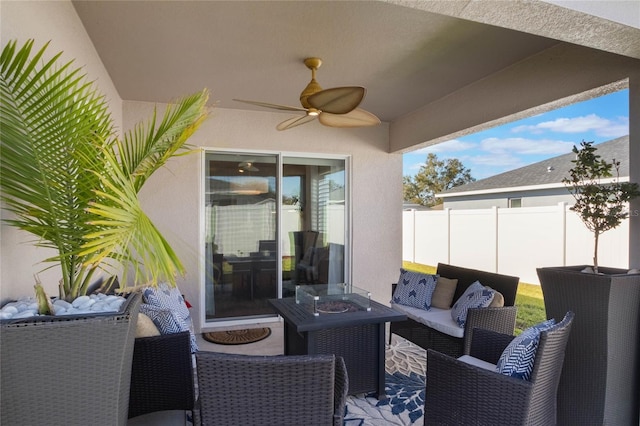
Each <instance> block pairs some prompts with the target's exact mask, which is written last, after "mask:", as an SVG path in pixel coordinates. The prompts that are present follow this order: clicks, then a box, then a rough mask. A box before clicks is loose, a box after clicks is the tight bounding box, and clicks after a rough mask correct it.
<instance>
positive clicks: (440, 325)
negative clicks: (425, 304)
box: [391, 303, 464, 339]
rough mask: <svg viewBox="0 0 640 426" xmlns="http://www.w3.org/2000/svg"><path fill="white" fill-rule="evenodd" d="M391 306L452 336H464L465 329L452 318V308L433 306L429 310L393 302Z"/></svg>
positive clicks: (421, 322)
mask: <svg viewBox="0 0 640 426" xmlns="http://www.w3.org/2000/svg"><path fill="white" fill-rule="evenodd" d="M391 307H392V308H393V309H396V310H398V311H400V312H402V313H403V314H405V315H406V316H407V317H409V318H411V319H412V320H414V321H416V322H419V323H420V324H424V325H425V326H427V327H429V328H432V329H434V330H437V331H439V332H441V333H444V334H448V335H449V336H452V337H457V338H460V339H461V338H462V337H464V329H463V328H460V327H458V324H456V323H455V321H453V319H451V309H438V308H434V307H432V308H431V309H429V310H428V311H425V310H424V309H420V308H414V307H411V306H405V305H397V304H394V303H392V304H391Z"/></svg>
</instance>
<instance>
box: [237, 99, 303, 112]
mask: <svg viewBox="0 0 640 426" xmlns="http://www.w3.org/2000/svg"><path fill="white" fill-rule="evenodd" d="M234 101H236V102H243V103H245V104H251V105H256V106H259V107H265V108H272V109H279V110H281V111H305V112H306V111H307V110H306V109H304V108H300V107H292V106H287V105H278V104H270V103H267V102H258V101H247V100H244V99H234Z"/></svg>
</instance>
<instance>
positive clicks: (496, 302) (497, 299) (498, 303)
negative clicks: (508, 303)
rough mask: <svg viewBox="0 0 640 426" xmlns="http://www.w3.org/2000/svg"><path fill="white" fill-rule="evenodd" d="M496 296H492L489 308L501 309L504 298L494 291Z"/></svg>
mask: <svg viewBox="0 0 640 426" xmlns="http://www.w3.org/2000/svg"><path fill="white" fill-rule="evenodd" d="M495 292H496V294H494V295H493V300H492V301H491V304H490V305H489V307H490V308H502V307H503V306H504V296H503V295H502V293H500V292H499V291H497V290H496V291H495Z"/></svg>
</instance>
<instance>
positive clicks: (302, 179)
mask: <svg viewBox="0 0 640 426" xmlns="http://www.w3.org/2000/svg"><path fill="white" fill-rule="evenodd" d="M282 167H283V178H282V215H281V217H282V219H281V220H282V222H281V223H282V225H281V226H282V232H281V245H282V253H283V276H282V297H291V296H293V295H295V286H296V285H304V284H338V283H344V282H345V276H346V274H345V268H346V265H345V253H346V251H345V243H346V241H347V239H346V229H347V227H346V219H347V210H346V209H347V203H346V200H347V197H346V190H347V187H346V180H345V160H344V159H323V158H299V157H284V159H283V166H282ZM287 260H288V261H287Z"/></svg>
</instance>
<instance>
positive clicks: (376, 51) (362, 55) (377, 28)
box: [73, 0, 640, 123]
mask: <svg viewBox="0 0 640 426" xmlns="http://www.w3.org/2000/svg"><path fill="white" fill-rule="evenodd" d="M557 3H560V4H562V2H557ZM617 3H620V5H622V6H625V5H627V6H628V3H634V2H617ZM73 4H74V6H75V8H76V11H77V12H78V15H79V16H80V18H81V20H82V22H83V24H84V26H85V28H86V30H87V32H88V33H89V36H90V37H91V39H92V41H93V44H94V45H95V48H96V50H97V52H98V54H99V55H100V58H101V59H102V61H103V62H104V64H105V67H106V69H107V70H108V72H109V74H110V76H111V78H112V80H113V82H114V84H115V86H116V88H117V90H118V91H119V94H120V96H121V97H122V99H125V100H136V101H149V102H167V101H169V100H171V99H174V98H175V97H177V96H179V95H183V94H185V93H189V92H193V91H197V90H200V89H202V88H203V87H207V88H209V89H210V90H211V92H212V100H213V101H214V102H216V104H217V106H218V107H220V108H235V109H255V110H264V109H263V108H259V107H253V106H250V105H246V104H241V103H238V102H235V101H233V100H232V99H233V98H240V99H251V100H258V101H263V102H269V103H276V104H284V105H291V106H298V105H299V100H298V97H299V94H300V92H301V91H302V89H303V88H304V87H305V85H306V84H307V83H308V82H309V79H310V73H309V71H308V70H307V69H306V68H305V66H304V65H303V63H302V60H303V59H304V58H305V57H308V56H318V57H321V58H322V59H323V61H324V63H323V65H322V67H321V68H320V70H319V71H318V75H317V80H318V82H319V83H320V84H321V85H322V86H323V87H324V88H329V87H334V86H344V85H362V86H365V87H366V88H367V89H368V92H367V96H366V98H365V100H364V102H363V103H362V105H361V107H362V108H364V109H366V110H368V111H371V112H373V113H374V114H376V115H377V116H378V117H380V119H381V120H382V121H385V122H388V123H393V122H394V121H396V120H397V119H399V118H401V117H403V116H406V115H408V114H410V113H412V112H414V111H416V110H419V109H420V108H421V107H423V106H424V105H427V104H429V103H431V102H433V101H435V100H438V99H442V98H444V97H446V96H448V95H450V94H452V93H454V92H456V91H458V90H460V89H461V88H463V87H465V86H467V85H469V84H471V83H473V82H475V81H478V80H481V79H483V78H485V77H487V76H488V75H491V74H493V73H495V72H497V71H499V70H501V69H504V68H506V67H508V66H510V65H512V64H514V63H517V62H519V61H522V60H523V59H525V58H527V57H529V56H531V55H534V54H536V53H539V52H541V51H543V50H546V49H548V48H550V47H552V46H554V45H557V44H558V43H561V42H571V43H576V44H582V45H584V46H588V47H594V48H597V49H601V50H608V51H610V52H613V53H617V54H620V55H624V56H629V57H633V58H640V46H639V45H638V44H637V43H635V44H634V43H631V42H630V40H637V39H638V38H640V29H638V28H636V27H634V26H630V25H629V24H627V25H623V24H620V23H616V22H613V21H608V20H604V19H601V18H596V17H594V16H591V15H585V14H583V13H580V12H577V11H575V10H570V9H565V8H562V7H559V6H557V5H554V4H550V3H546V2H538V1H534V2H521V1H513V2H495V1H481V2H477V1H474V2H471V1H455V2H451V1H446V2H445V1H424V2H417V1H416V2H408V1H400V0H397V1H394V0H389V1H265V2H245V1H162V2H160V1H158V2H156V1H74V2H73ZM474 21H475V22H474ZM487 24H492V25H487ZM506 27H509V28H506ZM585 28H588V29H589V31H585V30H584V29H585ZM544 36H547V37H544ZM634 37H635V38H634Z"/></svg>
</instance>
